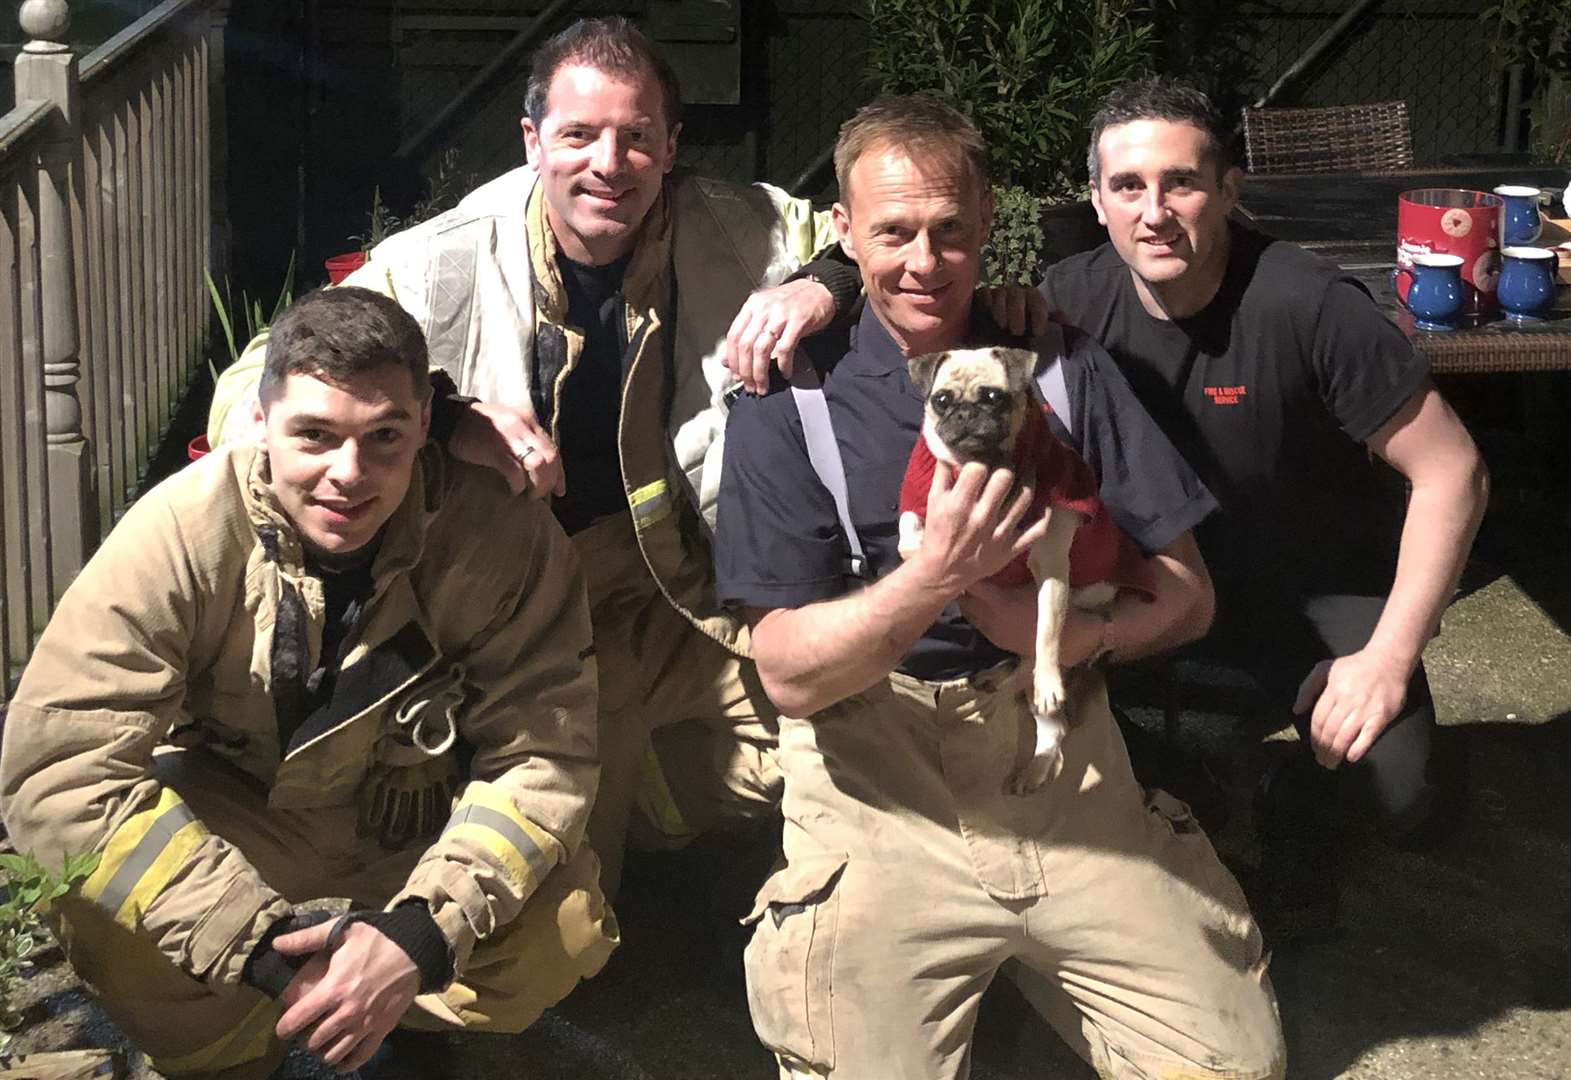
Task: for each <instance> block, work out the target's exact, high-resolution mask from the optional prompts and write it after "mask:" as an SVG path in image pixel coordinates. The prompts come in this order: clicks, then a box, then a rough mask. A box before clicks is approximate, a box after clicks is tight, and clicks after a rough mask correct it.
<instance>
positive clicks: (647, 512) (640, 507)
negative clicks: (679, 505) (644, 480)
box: [627, 480, 671, 529]
mask: <svg viewBox="0 0 1571 1080" xmlns="http://www.w3.org/2000/svg"><path fill="white" fill-rule="evenodd" d="M627 505H628V506H630V507H632V510H633V527H634V528H635V529H647V528H649V526H651V525H653V524H654V523H655V522H657V521H660V520H661V519H662V518H665V517H666V516H668V515H669V514H670V513H671V492H670V489H669V488H667V487H666V482H665V481H664V480H656V481H655V482H654V483H652V484H645V485H644V486H643V487H641V488H637V489H635V490H634V491H633V493H632V494H631V495H629V496H628V497H627Z"/></svg>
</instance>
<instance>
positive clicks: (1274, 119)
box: [1244, 101, 1413, 173]
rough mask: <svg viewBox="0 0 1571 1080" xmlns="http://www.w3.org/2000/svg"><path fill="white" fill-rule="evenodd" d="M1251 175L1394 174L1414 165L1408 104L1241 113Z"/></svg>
mask: <svg viewBox="0 0 1571 1080" xmlns="http://www.w3.org/2000/svg"><path fill="white" fill-rule="evenodd" d="M1244 154H1245V156H1246V158H1247V159H1248V163H1249V171H1250V172H1255V173H1285V172H1392V171H1395V170H1397V169H1407V168H1411V167H1412V165H1413V134H1412V132H1411V130H1409V128H1408V123H1407V102H1405V101H1382V102H1378V103H1376V104H1374V105H1333V106H1330V107H1328V108H1320V109H1245V110H1244Z"/></svg>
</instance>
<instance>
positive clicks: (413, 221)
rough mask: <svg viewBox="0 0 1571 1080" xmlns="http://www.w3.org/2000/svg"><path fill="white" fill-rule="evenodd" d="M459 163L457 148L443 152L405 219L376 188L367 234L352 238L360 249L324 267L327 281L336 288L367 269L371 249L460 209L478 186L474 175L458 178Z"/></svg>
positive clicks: (451, 147) (342, 255)
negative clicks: (459, 205)
mask: <svg viewBox="0 0 1571 1080" xmlns="http://www.w3.org/2000/svg"><path fill="white" fill-rule="evenodd" d="M458 159H459V151H458V147H456V146H450V147H448V148H447V149H446V150H444V151H442V153H441V155H440V156H438V157H437V159H436V172H435V173H434V174H433V175H432V176H431V178H430V179H429V180H428V181H427V182H426V193H425V195H424V196H423V197H421V198H419V199H417V200H416V201H415V204H414V206H413V207H411V208H410V211H409V213H408V214H406V215H404V216H402V217H400V216H399V215H398V214H395V213H394V212H393V209H392V207H390V206H388V205H387V203H386V202H385V201H383V199H382V189H381V187H380V186H378V187H376V188H374V189H373V190H372V192H371V210H370V213H368V214H367V215H366V231H365V232H364V233H363V234H360V235H356V236H351V237H350V239H351V240H354V241H356V242H357V243H359V245H360V247H359V248H358V249H357V250H355V251H346V252H344V253H343V254H341V255H334V256H333V257H332V258H330V259H328V260H327V262H326V264H325V265H326V268H327V280H328V281H330V282H331V283H332V284H334V285H337V284H338V283H339V282H341V281H343V280H344V278H346V277H348V276H349V275H350V274H352V273H354V272H355V271H356V270H358V269H360V267H362V266H364V265H365V261H366V259H368V258H369V257H370V255H371V249H372V248H374V247H376V245H378V244H380V243H381V242H382V241H383V240H386V239H387V238H388V237H389V236H391V235H392V234H393V233H395V232H398V231H400V230H402V229H407V228H409V227H410V226H411V225H418V224H419V223H420V222H422V221H425V220H427V219H429V218H434V217H436V215H438V214H440V213H443V212H444V211H447V210H451V209H452V208H453V207H455V206H457V205H458V200H460V199H462V198H463V197H464V196H465V195H467V194H468V193H469V192H470V191H471V190H473V188H474V186H475V182H476V177H475V174H474V173H465V174H463V175H460V174H459V172H458Z"/></svg>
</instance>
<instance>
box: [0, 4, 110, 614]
mask: <svg viewBox="0 0 1571 1080" xmlns="http://www.w3.org/2000/svg"><path fill="white" fill-rule="evenodd" d="M19 20H20V22H21V24H22V31H23V33H25V34H26V35H27V37H28V42H27V44H26V45H24V46H23V47H22V52H21V55H19V56H18V57H17V58H16V100H17V101H19V102H21V101H49V102H52V103H53V104H54V106H55V110H54V116H53V118H52V119H51V126H50V130H49V135H48V138H47V139H46V140H45V141H44V143H43V146H42V148H41V150H40V151H39V162H38V249H39V255H40V267H39V290H40V293H41V294H42V325H41V326H40V328H39V329H40V335H39V336H40V338H41V340H40V342H39V346H40V348H39V351H40V352H41V353H42V357H43V369H44V430H45V432H46V439H47V445H48V459H47V460H48V466H47V467H48V484H49V530H50V540H51V543H50V560H49V562H50V571H51V575H50V576H51V579H52V582H53V593H54V595H53V596H52V597H51V599H58V598H59V596H60V594H61V593H62V592H63V591H64V590H65V587H66V586H67V585H69V584H70V583H71V581H72V579H73V578H75V577H76V575H77V572H78V571H79V570H81V569H82V564H83V563H85V562H86V561H87V556H88V554H89V553H90V552H91V550H92V547H93V543H94V540H95V539H96V537H97V535H98V528H97V521H96V518H97V511H98V501H97V498H96V496H95V494H94V492H93V470H92V450H91V447H89V445H88V442H87V439H86V438H85V437H84V436H83V433H82V403H81V400H80V398H79V397H78V383H79V382H80V381H81V374H82V365H81V357H80V354H79V335H78V330H77V311H76V273H75V270H74V268H73V248H74V246H75V244H74V241H73V239H72V235H71V228H72V223H71V176H72V173H73V171H75V170H77V169H80V167H81V164H80V160H79V158H80V154H81V145H82V144H81V136H80V131H79V123H80V120H79V116H78V111H77V68H76V56H75V54H74V53H72V52H71V49H70V47H69V46H68V45H67V44H66V41H65V35H66V30H67V29H68V28H69V27H70V25H71V11H70V7H69V5H68V4H67V3H66V0H27V2H26V3H24V4H23V5H22V7H21V11H20V13H19Z"/></svg>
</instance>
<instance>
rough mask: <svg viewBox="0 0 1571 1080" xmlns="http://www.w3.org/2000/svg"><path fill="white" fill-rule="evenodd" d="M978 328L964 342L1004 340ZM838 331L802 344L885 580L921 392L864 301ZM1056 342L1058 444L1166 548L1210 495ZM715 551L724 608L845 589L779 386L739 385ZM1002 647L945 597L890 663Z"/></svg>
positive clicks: (790, 403) (965, 665)
mask: <svg viewBox="0 0 1571 1080" xmlns="http://www.w3.org/2000/svg"><path fill="white" fill-rule="evenodd" d="M976 329H977V335H976V340H975V341H974V342H973V343H974V344H983V343H991V342H994V341H1002V340H1004V339H1002V338H1001V337H1000V336H999V335H998V334H997V333H996V331H995V332H991V333H989V332H988V331H987V330H985V329H983V328H982V327H980V326H979V327H977V328H976ZM848 331H849V332H847V331H846V330H842V331H839V332H838V333H837V332H826V333H825V334H821V335H819V336H817V337H816V338H814V339H811V340H810V341H809V342H808V343H806V345H805V346H804V349H805V351H806V352H807V353H808V354H809V356H810V357H811V358H812V360H813V362H814V365H815V367H817V368H818V370H819V372H820V374H821V375H822V378H823V384H824V398H825V402H826V404H827V405H828V408H829V414H830V418H831V421H832V423H833V426H834V430H835V441H836V442H837V443H838V445H839V448H840V454H841V458H842V460H843V463H844V465H845V472H846V486H847V494H848V500H849V502H850V508H851V520H852V523H853V524H854V525H855V527H856V530H857V534H858V536H859V537H860V539H861V541H862V545H863V547H864V549H865V551H866V554H867V558H868V564H869V566H870V569H871V573H872V576H874V577H882V576H883V575H884V574H887V573H889V572H890V571H892V570H894V569H895V567H897V566H899V565H900V561H901V560H900V555H899V552H898V551H897V550H896V547H897V544H898V541H899V530H898V522H899V498H900V481H901V479H902V478H903V477H904V475H905V469H906V462H907V461H908V460H909V458H910V456H911V449H912V447H913V446H915V445H916V440H917V438H918V436H919V434H920V432H921V427H922V398H921V395H920V394H919V393H918V392H917V390H916V388H915V387H914V386H913V385H912V383H911V379H910V376H909V374H908V373H907V371H906V362H905V358H904V357H903V356H902V355H901V353H900V350H899V348H898V347H897V346H896V345H895V343H894V341H893V340H892V339H891V338H890V337H889V333H888V331H886V330H885V329H884V327H883V325H882V324H881V323H880V322H879V321H878V319H877V318H876V316H874V314H873V312H872V309H871V308H865V309H864V310H863V311H862V312H861V315H860V318H858V319H857V320H856V321H855V322H854V323H852V324H851V325H850V327H849V328H848ZM1066 338H1067V345H1068V347H1067V349H1066V352H1067V354H1068V355H1067V356H1066V357H1065V358H1064V364H1065V370H1064V374H1065V383H1066V389H1067V391H1068V394H1069V402H1070V408H1071V411H1072V412H1073V413H1074V424H1073V425H1072V426H1073V432H1072V434H1069V437H1068V439H1067V441H1068V442H1069V443H1070V445H1071V446H1074V447H1075V448H1076V449H1077V450H1078V451H1079V452H1080V454H1081V456H1082V457H1084V458H1085V459H1086V461H1087V462H1088V463H1089V464H1090V465H1091V467H1092V468H1093V469H1094V470H1096V471H1097V474H1098V476H1099V477H1100V478H1101V482H1102V486H1101V490H1100V494H1101V496H1102V500H1103V501H1104V502H1105V503H1106V504H1107V506H1108V509H1109V511H1110V512H1111V513H1112V514H1113V516H1114V518H1115V519H1116V520H1117V521H1118V523H1119V524H1120V525H1122V526H1123V527H1124V529H1125V531H1127V532H1128V533H1129V534H1130V535H1131V537H1133V538H1134V540H1135V542H1136V543H1138V544H1139V545H1140V546H1141V547H1142V548H1143V549H1144V550H1145V551H1147V552H1148V553H1149V552H1153V551H1156V550H1158V549H1160V548H1163V547H1166V546H1167V545H1168V544H1170V543H1171V542H1172V541H1173V540H1175V539H1177V538H1178V537H1179V536H1180V535H1182V534H1183V533H1184V532H1186V531H1187V530H1189V529H1191V528H1193V527H1194V526H1195V524H1196V523H1198V522H1199V521H1200V520H1201V519H1202V518H1204V517H1205V516H1206V515H1207V514H1208V513H1210V511H1211V510H1212V509H1213V508H1214V507H1215V503H1214V501H1213V500H1212V499H1211V496H1210V494H1209V493H1208V492H1207V491H1206V490H1205V488H1204V487H1203V486H1202V485H1201V483H1200V481H1199V480H1198V479H1197V478H1196V477H1195V474H1194V472H1193V471H1192V470H1191V469H1190V468H1189V467H1188V465H1186V464H1185V463H1184V461H1183V459H1182V458H1181V457H1180V456H1179V454H1178V452H1177V451H1176V450H1174V449H1173V446H1172V444H1171V443H1170V442H1168V440H1167V439H1166V437H1165V436H1163V435H1162V433H1161V431H1160V430H1159V429H1158V428H1157V427H1156V425H1155V424H1154V423H1152V421H1151V419H1150V418H1149V417H1148V416H1146V415H1145V413H1144V411H1143V410H1142V409H1141V408H1140V406H1139V404H1138V403H1137V402H1136V401H1135V399H1134V395H1133V394H1132V393H1131V392H1130V390H1129V387H1128V386H1127V385H1126V384H1125V383H1124V381H1123V380H1122V378H1120V377H1119V376H1118V373H1117V371H1116V370H1114V369H1113V367H1112V364H1111V362H1110V361H1109V360H1108V359H1107V357H1106V354H1105V353H1103V352H1102V350H1101V348H1100V347H1099V346H1097V345H1096V343H1095V342H1093V341H1091V340H1090V339H1089V338H1088V337H1086V336H1085V335H1083V334H1079V333H1077V332H1075V331H1069V332H1068V333H1067V334H1066ZM799 362H800V356H799ZM1057 430H1058V434H1059V435H1060V437H1064V436H1065V435H1066V434H1068V433H1066V432H1065V431H1064V430H1062V427H1061V426H1058V427H1057ZM714 548H715V566H716V578H717V582H716V585H717V589H718V594H719V597H720V601H721V602H722V603H724V604H728V605H731V606H734V607H753V608H766V609H767V608H795V607H802V606H805V605H807V604H811V603H814V602H816V601H819V600H827V599H831V598H833V597H836V596H840V595H842V594H843V593H845V592H846V591H847V590H848V589H849V588H851V587H854V586H853V585H852V583H851V582H849V581H848V579H847V577H846V575H845V562H846V555H847V551H848V548H847V545H846V541H845V538H844V537H843V536H842V534H841V529H840V524H839V518H838V516H837V515H836V513H835V507H834V501H833V499H832V498H831V496H830V494H829V491H828V489H826V488H825V487H824V486H823V484H822V483H821V482H820V481H819V479H818V474H817V473H815V472H814V471H813V466H812V464H811V462H810V461H809V459H808V456H807V444H806V441H805V438H804V436H803V433H802V421H801V417H800V415H799V414H798V413H797V408H796V401H795V399H794V398H793V397H792V395H791V394H789V393H784V392H776V393H771V394H769V395H768V396H766V397H755V396H752V395H744V396H743V397H742V398H740V399H738V400H737V402H736V403H735V404H734V405H733V406H732V409H731V415H730V417H729V420H728V422H727V424H726V441H725V469H724V472H723V474H722V476H721V481H720V496H719V508H718V520H717V526H716V535H715V545H714ZM1008 655H1009V654H1007V653H1005V652H1004V651H1002V650H1000V649H999V648H998V647H997V646H995V645H993V643H992V642H990V641H988V640H987V639H986V638H984V637H983V636H982V635H981V634H980V633H978V632H977V630H976V629H975V628H974V627H972V626H971V624H970V623H968V622H966V621H965V619H964V618H962V617H961V615H960V612H959V609H958V607H957V606H955V605H953V604H951V605H950V606H949V607H948V608H946V609H945V610H944V612H943V614H942V615H941V616H940V617H939V619H938V621H936V622H935V623H934V624H933V625H932V627H930V628H929V629H928V631H927V633H926V634H924V635H923V636H922V638H920V639H919V640H918V641H917V643H916V644H915V645H914V646H913V647H912V648H911V650H910V651H909V652H908V653H907V654H906V655H905V657H904V658H903V659H902V661H901V663H900V665H899V669H900V670H901V671H903V672H905V673H906V674H908V675H913V676H915V677H917V678H921V679H931V680H939V679H949V678H958V677H961V676H965V675H970V674H973V673H975V672H977V671H981V670H983V669H985V668H988V667H991V666H992V665H994V664H996V663H998V662H999V661H1000V660H1002V659H1004V658H1005V657H1007V656H1008Z"/></svg>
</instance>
